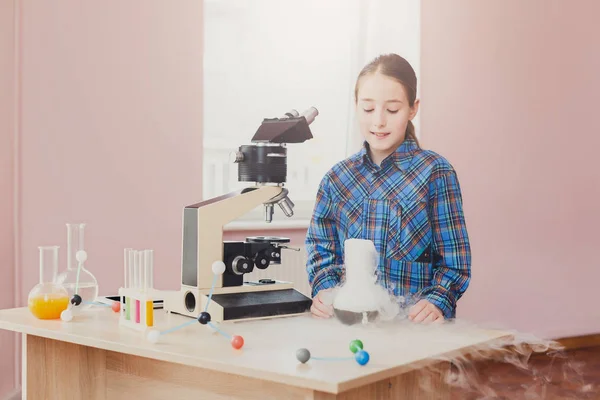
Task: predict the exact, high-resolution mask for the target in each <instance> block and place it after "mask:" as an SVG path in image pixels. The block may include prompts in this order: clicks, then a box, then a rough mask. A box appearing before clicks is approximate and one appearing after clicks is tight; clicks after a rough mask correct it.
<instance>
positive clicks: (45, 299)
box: [29, 293, 69, 319]
mask: <svg viewBox="0 0 600 400" xmlns="http://www.w3.org/2000/svg"><path fill="white" fill-rule="evenodd" d="M68 306H69V297H68V296H65V295H63V294H61V293H56V294H53V293H50V294H40V295H37V296H34V297H32V298H30V299H29V311H31V313H32V314H33V315H34V316H36V317H37V318H39V319H59V318H60V313H62V312H63V311H64V310H66V309H67V307H68Z"/></svg>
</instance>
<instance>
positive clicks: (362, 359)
mask: <svg viewBox="0 0 600 400" xmlns="http://www.w3.org/2000/svg"><path fill="white" fill-rule="evenodd" d="M350 351H351V352H352V353H354V357H338V358H336V357H311V354H310V351H308V349H298V350H297V351H296V358H297V359H298V361H300V362H301V363H302V364H306V363H307V362H308V360H310V359H311V358H312V359H313V360H322V361H343V360H351V359H354V360H356V362H357V363H359V364H360V365H366V364H367V363H368V362H369V358H370V357H369V353H367V352H366V351H365V350H363V343H362V342H361V341H360V340H353V341H351V342H350Z"/></svg>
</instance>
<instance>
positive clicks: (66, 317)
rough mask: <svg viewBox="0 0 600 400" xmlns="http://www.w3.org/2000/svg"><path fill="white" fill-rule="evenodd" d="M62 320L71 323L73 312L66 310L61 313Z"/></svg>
mask: <svg viewBox="0 0 600 400" xmlns="http://www.w3.org/2000/svg"><path fill="white" fill-rule="evenodd" d="M60 319H62V320H63V321H65V322H69V321H71V320H72V319H73V313H72V312H71V310H69V309H66V310H64V311H63V312H61V313H60Z"/></svg>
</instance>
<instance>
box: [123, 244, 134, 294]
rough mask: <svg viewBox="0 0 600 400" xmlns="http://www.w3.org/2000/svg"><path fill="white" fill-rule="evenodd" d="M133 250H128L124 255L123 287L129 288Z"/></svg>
mask: <svg viewBox="0 0 600 400" xmlns="http://www.w3.org/2000/svg"><path fill="white" fill-rule="evenodd" d="M131 251H132V249H131V248H126V249H125V251H124V254H123V275H124V276H123V287H124V288H128V287H129V286H128V285H129V280H130V279H131V278H130V277H129V253H131Z"/></svg>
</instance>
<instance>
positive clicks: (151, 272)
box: [148, 250, 154, 289]
mask: <svg viewBox="0 0 600 400" xmlns="http://www.w3.org/2000/svg"><path fill="white" fill-rule="evenodd" d="M148 254H149V256H150V257H149V258H150V262H149V265H148V289H154V250H148Z"/></svg>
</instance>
